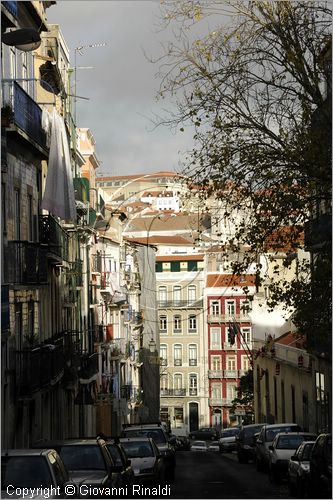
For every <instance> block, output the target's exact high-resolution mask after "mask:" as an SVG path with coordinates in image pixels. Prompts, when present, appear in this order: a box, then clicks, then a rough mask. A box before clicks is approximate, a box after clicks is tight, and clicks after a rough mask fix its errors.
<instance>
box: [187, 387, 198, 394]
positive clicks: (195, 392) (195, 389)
mask: <svg viewBox="0 0 333 500" xmlns="http://www.w3.org/2000/svg"><path fill="white" fill-rule="evenodd" d="M188 394H189V396H197V395H198V389H197V388H196V387H190V388H189V390H188Z"/></svg>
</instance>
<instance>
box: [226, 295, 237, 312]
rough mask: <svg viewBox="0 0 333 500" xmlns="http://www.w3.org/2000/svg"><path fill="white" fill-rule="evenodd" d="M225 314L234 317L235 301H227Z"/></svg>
mask: <svg viewBox="0 0 333 500" xmlns="http://www.w3.org/2000/svg"><path fill="white" fill-rule="evenodd" d="M225 314H226V316H234V315H235V314H236V301H235V300H234V299H226V301H225Z"/></svg>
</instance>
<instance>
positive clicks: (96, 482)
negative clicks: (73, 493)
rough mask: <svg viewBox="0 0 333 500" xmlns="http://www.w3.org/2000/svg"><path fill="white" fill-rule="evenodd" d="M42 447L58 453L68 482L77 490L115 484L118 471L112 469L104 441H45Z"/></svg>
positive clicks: (112, 463)
mask: <svg viewBox="0 0 333 500" xmlns="http://www.w3.org/2000/svg"><path fill="white" fill-rule="evenodd" d="M39 446H40V444H39ZM43 446H45V447H46V448H53V449H55V450H56V451H57V452H58V453H59V455H60V457H61V458H62V461H63V462H64V464H65V467H66V469H67V471H68V474H69V478H70V481H71V482H72V483H74V484H75V485H76V486H77V487H78V489H79V487H80V486H81V485H88V486H100V487H104V486H105V487H113V486H115V485H116V484H117V475H118V472H119V471H117V469H116V468H114V462H113V460H112V457H111V455H110V452H109V450H108V449H107V445H106V442H105V441H104V439H66V440H61V441H47V442H45V444H44V445H43Z"/></svg>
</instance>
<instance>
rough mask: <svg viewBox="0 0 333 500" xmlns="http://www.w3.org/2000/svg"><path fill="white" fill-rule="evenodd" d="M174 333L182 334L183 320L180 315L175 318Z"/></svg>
mask: <svg viewBox="0 0 333 500" xmlns="http://www.w3.org/2000/svg"><path fill="white" fill-rule="evenodd" d="M173 331H174V333H181V331H182V318H181V316H180V315H179V314H177V315H176V316H174V317H173Z"/></svg>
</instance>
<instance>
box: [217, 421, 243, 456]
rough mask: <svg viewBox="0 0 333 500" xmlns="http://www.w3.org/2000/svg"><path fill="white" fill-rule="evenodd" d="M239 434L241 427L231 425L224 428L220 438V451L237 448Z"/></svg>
mask: <svg viewBox="0 0 333 500" xmlns="http://www.w3.org/2000/svg"><path fill="white" fill-rule="evenodd" d="M238 434H239V427H229V428H228V429H223V431H222V432H221V437H220V439H219V447H220V453H223V452H225V451H234V450H236V437H237V436H238Z"/></svg>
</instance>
